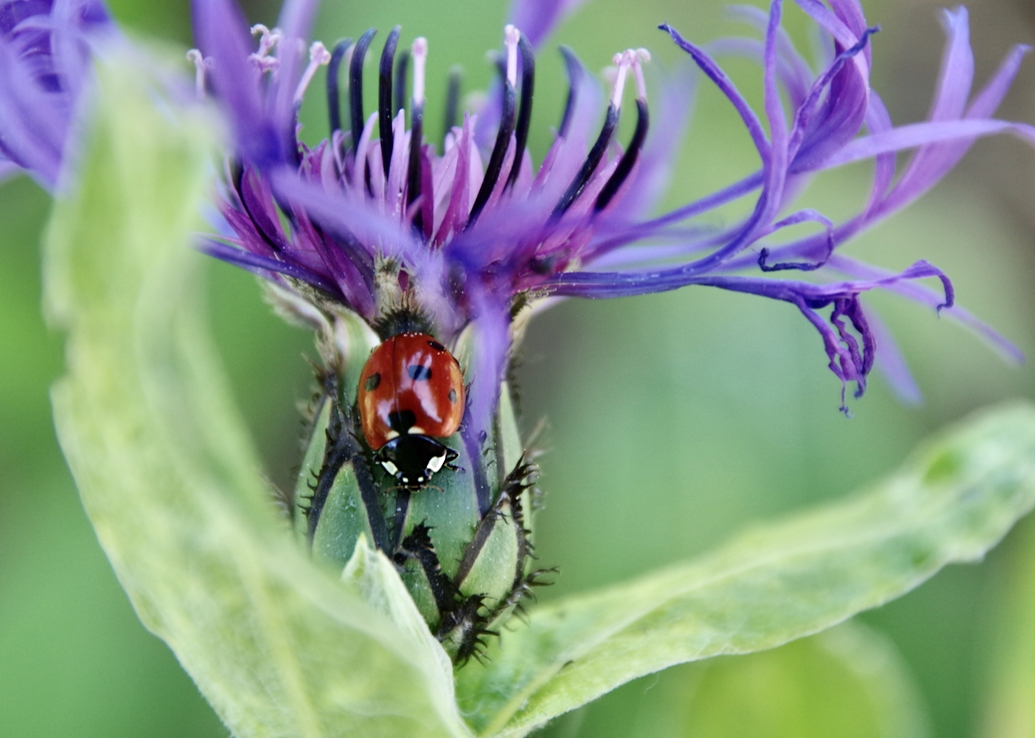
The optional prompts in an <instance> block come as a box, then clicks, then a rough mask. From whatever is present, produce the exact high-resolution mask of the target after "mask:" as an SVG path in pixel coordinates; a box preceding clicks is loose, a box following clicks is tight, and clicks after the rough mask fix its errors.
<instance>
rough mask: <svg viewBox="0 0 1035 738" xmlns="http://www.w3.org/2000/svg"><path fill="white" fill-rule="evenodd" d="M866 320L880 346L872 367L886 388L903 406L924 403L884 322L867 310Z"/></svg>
mask: <svg viewBox="0 0 1035 738" xmlns="http://www.w3.org/2000/svg"><path fill="white" fill-rule="evenodd" d="M865 312H866V320H867V322H868V323H869V325H870V330H871V331H872V332H873V338H874V340H875V341H876V343H877V345H878V346H880V353H879V354H877V360H876V362H875V363H874V366H875V367H876V368H877V369H879V370H880V373H881V374H882V375H883V376H884V379H886V380H887V382H888V386H889V387H890V388H891V391H892V392H893V393H894V395H895V397H897V398H898V400H899V402H901V403H903V404H904V405H920V404H921V403H923V401H924V396H923V393H922V392H921V391H920V387H919V386H918V385H917V383H916V380H915V379H913V373H912V372H910V371H909V366H908V364H906V358H905V357H904V356H903V355H902V351H901V349H899V347H898V342H897V341H895V337H894V336H893V335H892V334H891V331H890V330H888V327H887V326H886V325H884V321H883V320H881V319H880V318H879V317H877V316H876V315H875V314H874V313H873V312H872V311H870V310H867V311H865Z"/></svg>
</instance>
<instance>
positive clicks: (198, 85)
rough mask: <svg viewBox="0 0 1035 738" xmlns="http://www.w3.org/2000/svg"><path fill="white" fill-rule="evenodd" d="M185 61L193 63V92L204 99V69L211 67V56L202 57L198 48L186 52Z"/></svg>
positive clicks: (200, 98)
mask: <svg viewBox="0 0 1035 738" xmlns="http://www.w3.org/2000/svg"><path fill="white" fill-rule="evenodd" d="M187 61H189V62H190V63H191V64H193V65H194V92H195V93H196V94H197V96H198V99H199V100H204V99H205V70H206V69H211V68H212V57H207V58H206V57H203V56H202V55H201V52H200V51H199V50H198V49H191V50H190V51H188V52H187Z"/></svg>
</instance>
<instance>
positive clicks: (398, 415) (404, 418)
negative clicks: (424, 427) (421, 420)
mask: <svg viewBox="0 0 1035 738" xmlns="http://www.w3.org/2000/svg"><path fill="white" fill-rule="evenodd" d="M416 423H417V416H416V415H415V414H414V412H413V411H412V410H399V411H397V412H394V413H388V426H389V427H390V428H391V429H392V430H394V431H395V432H396V433H406V432H407V431H408V430H410V428H412V427H413V426H414V425H416Z"/></svg>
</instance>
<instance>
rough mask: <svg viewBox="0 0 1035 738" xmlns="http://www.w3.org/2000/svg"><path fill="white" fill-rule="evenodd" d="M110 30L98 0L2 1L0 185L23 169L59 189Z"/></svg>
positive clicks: (107, 19) (109, 24)
mask: <svg viewBox="0 0 1035 738" xmlns="http://www.w3.org/2000/svg"><path fill="white" fill-rule="evenodd" d="M114 33H115V27H114V25H113V23H112V21H111V19H110V17H109V16H108V11H107V9H106V8H105V6H104V4H103V3H102V2H100V1H99V0H4V1H3V2H0V180H2V179H4V178H5V177H6V176H9V175H10V174H12V173H14V172H16V171H18V170H19V169H24V170H26V171H28V172H29V173H30V174H31V175H32V176H33V177H34V178H35V179H36V180H37V181H38V182H39V183H40V184H41V185H43V186H44V187H46V188H47V189H49V190H53V189H55V188H56V187H57V186H58V183H59V181H60V175H61V167H62V163H63V162H65V161H68V159H69V158H70V157H69V156H68V152H67V151H66V148H67V145H68V142H69V141H70V139H71V138H72V137H70V136H69V131H70V129H71V127H72V121H73V115H74V113H75V110H76V107H77V105H78V104H79V102H80V98H81V96H82V92H83V90H84V89H85V88H86V86H87V84H88V81H89V74H90V58H91V56H92V54H93V52H94V51H95V50H96V47H97V44H98V43H99V42H101V41H103V40H104V39H105V38H108V37H110V36H112V35H113V34H114Z"/></svg>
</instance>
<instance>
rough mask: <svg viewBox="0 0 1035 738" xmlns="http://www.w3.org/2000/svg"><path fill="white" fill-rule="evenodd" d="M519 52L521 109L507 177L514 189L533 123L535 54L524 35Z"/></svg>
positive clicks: (520, 39)
mask: <svg viewBox="0 0 1035 738" xmlns="http://www.w3.org/2000/svg"><path fill="white" fill-rule="evenodd" d="M518 50H519V51H520V52H521V107H520V108H518V118H517V128H516V129H515V135H516V143H517V145H516V146H515V147H514V163H513V164H512V165H511V167H510V176H508V177H507V185H506V186H507V187H508V188H509V187H513V186H514V181H515V180H516V179H517V176H518V173H519V172H520V171H521V159H522V158H523V157H524V155H525V145H526V144H527V143H528V127H529V124H530V123H531V122H532V94H533V92H534V91H535V53H534V52H533V51H532V44H530V43H529V42H528V39H527V38H526V37H525V35H524V34H523V33H522V34H520V38H519V39H518Z"/></svg>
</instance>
